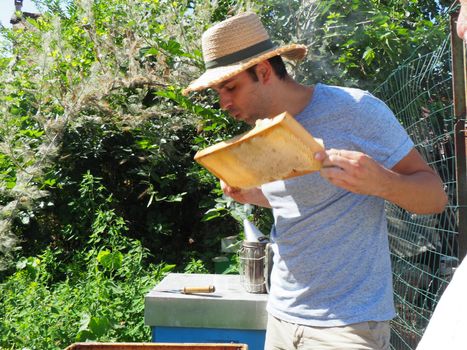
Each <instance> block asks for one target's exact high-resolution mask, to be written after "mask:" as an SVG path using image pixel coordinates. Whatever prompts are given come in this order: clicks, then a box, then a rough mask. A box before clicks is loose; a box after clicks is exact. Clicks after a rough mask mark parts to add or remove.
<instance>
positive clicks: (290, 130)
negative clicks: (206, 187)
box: [195, 112, 324, 189]
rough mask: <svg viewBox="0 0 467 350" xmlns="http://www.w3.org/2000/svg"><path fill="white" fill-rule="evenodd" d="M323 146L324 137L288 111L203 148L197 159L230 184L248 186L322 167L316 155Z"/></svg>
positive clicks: (241, 186) (302, 173)
mask: <svg viewBox="0 0 467 350" xmlns="http://www.w3.org/2000/svg"><path fill="white" fill-rule="evenodd" d="M323 149H324V146H323V141H322V140H320V139H317V138H314V137H313V136H312V135H310V133H309V132H308V131H307V130H306V129H305V128H304V127H303V126H302V125H301V124H300V123H299V122H297V121H296V120H295V119H294V118H293V117H292V116H291V115H290V114H289V113H287V112H284V113H282V114H279V115H278V116H276V117H274V118H272V119H264V120H260V121H258V122H257V123H256V125H255V127H254V128H253V129H251V130H250V131H247V132H246V133H243V134H241V135H238V136H236V137H234V138H232V139H230V140H227V141H223V142H220V143H217V144H215V145H212V146H210V147H207V148H205V149H203V150H201V151H199V152H198V153H196V155H195V160H196V161H197V162H198V163H199V164H201V165H202V166H204V167H205V168H206V169H208V170H209V171H210V172H211V173H212V174H214V175H215V176H216V177H218V178H219V179H221V180H223V181H224V182H225V183H226V184H227V185H229V186H232V187H237V188H243V189H247V188H252V187H257V186H260V185H262V184H265V183H268V182H272V181H276V180H284V179H288V178H291V177H295V176H300V175H304V174H308V173H310V172H313V171H317V170H319V169H320V168H321V162H319V161H317V160H316V159H314V154H315V153H316V152H318V151H321V150H323Z"/></svg>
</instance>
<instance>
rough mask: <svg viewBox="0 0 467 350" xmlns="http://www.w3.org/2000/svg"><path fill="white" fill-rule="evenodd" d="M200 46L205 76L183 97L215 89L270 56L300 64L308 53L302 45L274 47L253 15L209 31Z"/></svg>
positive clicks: (237, 17)
mask: <svg viewBox="0 0 467 350" xmlns="http://www.w3.org/2000/svg"><path fill="white" fill-rule="evenodd" d="M201 44H202V47H203V59H204V64H205V66H206V72H204V74H203V75H201V76H200V77H199V78H198V79H196V80H194V81H192V82H191V83H190V85H189V86H188V87H187V88H186V89H185V90H183V94H184V95H186V94H188V93H189V92H191V91H199V90H203V89H206V88H208V87H210V86H213V85H216V84H218V83H220V82H222V81H224V80H227V79H229V78H231V77H233V76H234V75H236V74H238V73H240V72H242V71H244V70H246V69H248V68H250V67H252V66H254V65H255V64H257V63H259V62H261V61H264V60H267V59H268V58H271V57H273V56H277V55H281V56H283V57H284V58H286V59H289V60H301V59H303V58H304V57H305V55H306V52H307V49H306V46H305V45H299V44H290V45H285V46H281V47H277V46H275V45H274V44H273V42H272V41H271V39H270V38H269V35H268V33H267V31H266V29H265V28H264V26H263V24H262V23H261V21H260V19H259V18H258V16H257V15H256V14H254V13H252V12H245V13H241V14H239V15H237V16H234V17H231V18H229V19H227V20H225V21H223V22H220V23H218V24H216V25H215V26H213V27H211V28H209V29H208V30H207V31H206V32H204V34H203V36H202V43H201Z"/></svg>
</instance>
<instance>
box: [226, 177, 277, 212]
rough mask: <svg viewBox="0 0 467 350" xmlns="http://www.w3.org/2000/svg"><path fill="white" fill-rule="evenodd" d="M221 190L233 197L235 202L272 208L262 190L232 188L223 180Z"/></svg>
mask: <svg viewBox="0 0 467 350" xmlns="http://www.w3.org/2000/svg"><path fill="white" fill-rule="evenodd" d="M221 188H222V191H224V194H226V195H227V196H229V197H231V198H232V199H233V200H235V201H237V202H239V203H243V204H253V205H257V206H260V207H265V208H271V205H270V204H269V201H268V200H267V199H266V197H265V196H264V194H263V191H261V188H250V189H247V190H244V189H240V188H235V187H230V186H227V184H226V183H225V182H224V181H222V180H221Z"/></svg>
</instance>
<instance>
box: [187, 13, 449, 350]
mask: <svg viewBox="0 0 467 350" xmlns="http://www.w3.org/2000/svg"><path fill="white" fill-rule="evenodd" d="M202 46H203V57H204V60H205V64H206V68H207V70H206V72H205V73H204V74H203V75H201V77H200V78H198V79H197V80H195V81H193V82H192V83H191V84H190V85H189V86H188V88H187V89H185V93H189V92H190V91H197V90H203V89H206V88H209V87H211V88H213V89H214V90H215V91H217V93H218V94H219V98H220V105H221V108H223V109H224V110H226V111H228V112H229V114H230V115H231V116H232V117H234V118H235V119H237V120H242V121H244V122H247V123H249V124H254V123H255V121H256V120H258V119H261V118H272V117H274V116H276V115H278V114H280V113H282V112H284V111H288V112H289V113H290V114H292V115H293V116H294V117H295V119H296V120H297V121H298V122H300V123H301V124H302V125H303V126H304V127H305V128H306V129H307V130H308V131H310V133H311V134H312V135H314V136H316V137H318V138H321V139H323V141H324V144H325V146H326V148H327V150H326V151H325V152H320V153H317V154H316V155H315V157H316V158H317V159H318V160H320V161H322V164H323V169H322V170H321V171H320V172H317V173H312V174H308V175H305V176H300V177H296V178H292V179H288V180H285V181H276V182H272V183H269V184H265V185H263V186H261V188H256V189H251V190H241V189H237V188H231V187H228V186H226V185H225V184H222V188H223V190H224V192H225V194H227V195H229V196H231V197H232V198H233V199H235V200H237V201H238V202H241V203H251V204H256V205H260V206H264V207H271V208H272V210H273V214H274V227H273V230H272V232H271V239H272V240H273V242H274V244H273V250H274V265H273V271H272V275H271V289H270V294H269V298H268V306H267V310H268V313H269V318H268V326H267V332H266V345H265V348H266V349H268V350H269V349H389V336H390V328H389V320H390V319H391V318H393V317H394V315H395V312H394V305H393V297H392V280H391V264H390V258H389V248H388V241H387V228H386V218H385V214H384V200H388V201H391V202H393V203H395V204H397V205H399V206H401V207H402V208H404V209H406V210H409V211H411V212H413V213H423V214H427V213H437V212H441V211H442V210H443V209H444V206H445V205H446V201H447V197H446V194H445V193H444V191H443V186H442V183H441V181H440V179H439V177H438V176H437V175H436V173H435V172H434V171H433V170H432V169H431V168H430V167H429V166H428V165H427V164H426V162H425V161H424V160H423V159H422V157H421V156H420V155H419V153H418V152H417V151H416V150H415V149H414V148H413V143H412V141H411V140H410V139H409V137H408V136H407V134H406V133H405V131H404V129H403V128H402V127H401V126H400V124H399V123H398V122H397V120H396V119H395V118H394V115H393V113H392V112H391V111H390V110H389V109H388V108H387V106H386V105H384V103H382V102H381V101H380V100H378V99H376V98H375V97H373V96H372V95H371V94H369V93H368V92H365V91H361V90H358V89H347V88H342V87H333V86H327V85H324V84H317V85H315V86H305V85H301V84H299V83H298V82H296V81H295V80H293V79H292V78H291V77H290V76H289V75H288V74H287V71H286V69H285V66H284V64H283V61H282V58H281V57H280V56H283V57H284V58H286V59H303V58H304V57H305V55H306V48H305V47H304V46H303V45H295V44H291V45H286V46H282V47H276V46H274V45H273V44H272V42H271V41H270V39H269V36H268V34H267V32H266V30H265V29H264V27H263V26H262V24H261V22H260V20H259V19H258V17H257V16H256V15H255V14H253V13H244V14H240V15H237V16H235V17H232V18H229V19H227V20H225V21H223V22H221V23H218V24H217V25H215V26H213V27H211V28H210V29H208V30H207V31H206V32H205V33H204V34H203V38H202ZM265 157H267V155H265Z"/></svg>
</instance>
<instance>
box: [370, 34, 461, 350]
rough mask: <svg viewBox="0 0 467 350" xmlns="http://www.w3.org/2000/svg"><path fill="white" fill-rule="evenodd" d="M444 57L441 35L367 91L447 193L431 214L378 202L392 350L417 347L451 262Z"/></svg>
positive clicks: (454, 247) (454, 246)
mask: <svg viewBox="0 0 467 350" xmlns="http://www.w3.org/2000/svg"><path fill="white" fill-rule="evenodd" d="M450 63H451V45H450V41H449V39H447V40H446V41H445V42H444V43H443V44H442V45H441V46H440V47H439V49H438V50H437V51H436V52H433V53H430V54H427V55H425V56H422V57H419V58H417V59H415V60H413V61H411V62H408V63H407V64H406V65H404V66H401V67H400V68H399V69H398V70H397V71H395V72H394V73H393V74H392V75H391V76H390V77H389V78H388V79H387V81H386V82H385V83H384V84H382V85H381V86H380V87H379V88H378V89H377V90H376V91H374V93H375V95H377V96H378V97H380V98H381V99H383V100H384V101H385V102H386V103H387V104H388V105H389V106H390V107H391V108H392V110H393V111H394V112H395V114H396V116H397V117H398V119H399V120H400V121H401V123H402V124H403V126H404V127H405V128H406V130H407V131H408V133H409V135H410V136H411V138H412V139H413V140H414V142H415V144H416V148H417V149H418V151H419V152H420V153H421V154H422V155H423V156H424V158H425V159H426V160H427V161H428V163H429V164H430V165H431V166H432V167H433V168H434V169H436V170H437V171H438V173H439V175H440V176H441V178H442V180H443V183H444V186H445V189H446V192H447V193H448V195H449V204H448V206H447V208H446V210H445V211H444V212H443V213H442V214H439V215H412V214H410V213H408V212H406V211H404V210H403V209H401V208H399V207H397V206H395V205H393V204H390V203H387V204H386V211H387V216H388V228H389V242H390V248H391V259H392V265H393V284H394V302H395V305H396V311H397V317H396V318H395V319H394V320H393V322H392V335H391V349H396V350H409V349H410V350H411V349H415V348H416V347H417V344H418V342H419V340H420V338H421V336H422V335H423V332H424V330H425V328H426V326H427V325H428V322H429V320H430V317H431V315H432V313H433V310H434V308H435V306H436V304H437V302H438V301H439V299H440V297H441V295H442V293H443V291H444V290H445V288H446V286H447V284H448V283H449V281H450V279H451V277H452V274H453V273H454V271H455V268H456V266H457V265H458V264H459V256H458V243H457V235H458V226H457V218H456V214H457V213H456V212H457V209H458V202H457V198H456V193H457V182H456V168H455V167H456V159H455V150H454V123H455V118H454V111H453V103H452V96H453V93H452V73H451V66H450ZM381 132H384V126H382V130H381Z"/></svg>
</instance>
